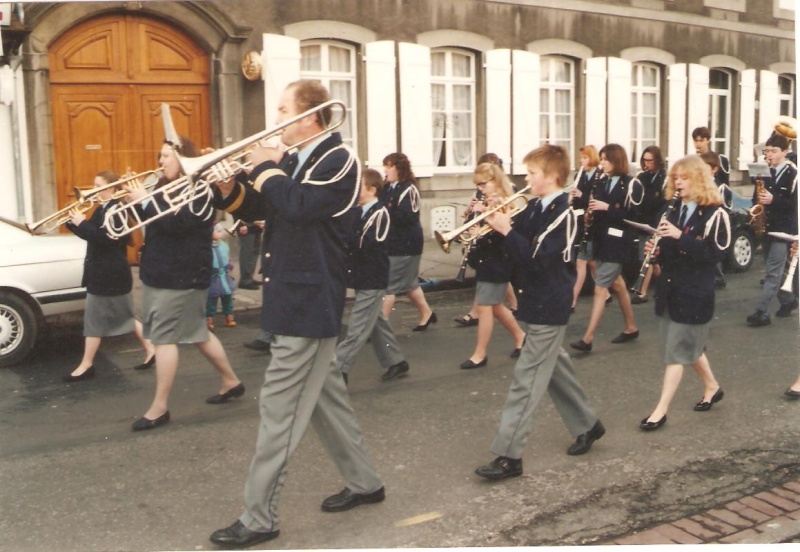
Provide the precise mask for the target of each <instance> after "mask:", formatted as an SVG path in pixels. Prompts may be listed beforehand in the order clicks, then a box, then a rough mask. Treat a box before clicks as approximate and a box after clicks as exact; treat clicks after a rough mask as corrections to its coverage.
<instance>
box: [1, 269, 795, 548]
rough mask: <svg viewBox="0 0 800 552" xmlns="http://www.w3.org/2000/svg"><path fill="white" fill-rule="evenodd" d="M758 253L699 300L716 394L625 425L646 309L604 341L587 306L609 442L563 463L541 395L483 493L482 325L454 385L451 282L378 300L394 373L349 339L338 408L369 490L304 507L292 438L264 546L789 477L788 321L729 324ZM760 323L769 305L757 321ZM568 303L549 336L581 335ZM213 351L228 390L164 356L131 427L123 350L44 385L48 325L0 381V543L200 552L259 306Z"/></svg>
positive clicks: (493, 390) (642, 396)
mask: <svg viewBox="0 0 800 552" xmlns="http://www.w3.org/2000/svg"><path fill="white" fill-rule="evenodd" d="M761 265H762V262H761V260H760V259H759V260H757V262H756V266H754V267H753V269H751V271H750V272H749V273H746V274H743V275H730V276H729V285H728V288H727V289H726V290H724V291H721V292H720V293H719V295H718V300H717V313H716V318H717V319H716V320H715V322H714V325H713V328H712V342H711V345H710V348H709V353H708V354H709V358H710V360H711V364H712V368H713V370H714V371H715V373H716V375H717V377H718V379H719V381H720V382H721V384H722V387H723V388H724V390H725V398H724V400H723V401H721V402H720V403H718V404H716V405H715V406H714V408H713V409H712V410H710V411H709V412H706V413H698V412H694V411H693V410H692V406H693V405H694V403H695V402H696V401H697V400H699V398H700V396H701V394H702V388H701V386H700V384H699V380H698V378H697V377H696V376H695V375H694V374H693V373H691V372H687V373H686V374H685V378H684V381H683V385H682V386H681V388H680V390H679V392H678V394H677V396H676V398H675V400H674V402H673V406H672V410H671V411H670V413H669V421H668V422H667V425H666V426H665V427H664V428H663V429H662V430H660V431H658V432H654V433H648V434H645V433H642V432H641V431H640V430H639V429H638V422H639V420H640V419H641V418H642V417H644V416H646V415H647V414H649V412H650V410H651V409H652V407H653V406H654V404H655V402H656V400H657V398H658V395H659V391H660V385H661V378H662V375H663V366H662V365H661V361H660V359H659V355H658V353H657V349H658V334H657V322H656V320H655V317H654V315H653V312H652V303H648V304H645V305H640V306H636V307H635V309H636V313H637V317H638V321H639V325H640V329H641V337H640V338H639V339H638V340H637V341H635V342H632V343H628V344H623V345H612V344H611V343H610V340H611V338H612V337H614V336H615V335H616V334H617V333H619V331H621V329H622V323H621V316H620V313H619V309H618V308H617V306H616V303H615V304H613V305H612V306H611V307H609V309H608V310H607V311H606V316H605V318H604V320H603V322H602V325H601V328H600V331H599V333H598V335H597V337H596V341H595V348H594V352H592V353H591V354H589V355H585V356H574V358H575V363H576V366H577V369H578V372H579V375H580V378H581V380H582V383H583V385H584V387H585V388H586V389H587V392H588V393H589V396H590V399H591V401H592V403H593V405H594V406H595V407H596V410H597V411H598V413H599V414H600V416H601V419H602V420H603V423H604V424H605V426H606V428H607V430H608V432H607V434H606V436H605V437H604V438H603V439H602V440H600V441H598V442H597V443H596V444H595V446H594V448H593V449H592V451H591V452H590V453H589V454H587V455H585V456H581V457H570V456H567V455H566V454H565V451H566V448H567V447H568V446H569V444H570V443H571V441H572V439H571V437H570V436H569V434H568V433H567V431H566V429H565V428H564V426H563V424H562V423H561V421H560V419H559V418H558V415H557V413H556V412H555V410H554V408H553V406H552V403H551V402H550V401H549V399H545V400H544V401H543V402H542V404H541V405H540V407H539V409H538V411H537V412H536V421H535V427H534V430H533V432H532V434H531V438H530V441H529V446H528V449H527V451H526V453H525V456H524V458H523V460H524V472H525V473H524V475H523V476H522V477H519V478H516V479H512V480H507V481H501V482H494V483H493V482H488V481H483V480H480V479H479V478H478V477H477V476H475V475H473V470H474V469H475V468H476V467H477V466H478V465H480V464H483V463H486V462H488V461H490V460H491V459H492V456H491V454H490V453H489V452H488V447H489V444H490V443H491V440H492V438H493V436H494V432H495V430H496V427H497V423H498V420H499V415H500V410H501V408H502V406H503V402H504V399H505V395H506V391H507V387H508V384H509V381H510V376H511V373H512V369H513V366H514V363H513V361H512V360H511V359H510V358H508V353H509V352H510V351H511V350H512V349H513V342H512V341H511V339H510V337H509V336H508V335H507V334H506V333H505V332H504V331H503V329H502V328H501V327H499V326H498V327H496V328H495V336H494V339H493V341H492V344H491V346H490V349H489V365H488V366H487V367H486V368H482V369H477V370H472V371H468V372H465V371H463V370H460V369H459V368H458V365H459V363H460V362H461V361H462V360H464V359H466V358H467V357H468V355H469V354H470V353H471V348H472V347H473V345H474V332H475V330H474V328H461V327H457V326H456V324H454V323H452V322H451V320H452V318H453V317H455V316H457V315H460V314H463V313H464V312H466V308H467V307H466V306H467V305H468V304H469V302H470V301H471V299H472V296H471V292H470V291H469V290H463V291H450V292H440V293H431V294H429V295H428V299H429V301H430V303H431V304H432V305H433V307H434V308H435V310H436V312H437V313H438V315H439V320H440V321H439V323H438V324H436V325H433V326H431V328H430V329H429V330H428V331H427V332H424V333H413V332H411V331H410V330H411V328H412V327H413V326H414V325H415V324H416V313H415V311H413V309H412V307H410V305H409V304H408V303H405V302H400V303H398V309H397V312H396V313H395V314H394V315H393V323H394V326H395V329H396V330H397V332H398V334H399V337H400V343H401V346H402V347H403V348H404V350H405V351H406V354H407V357H408V361H409V363H410V365H411V372H410V376H409V377H407V378H405V379H402V380H398V381H395V382H389V383H381V382H379V381H378V377H379V375H380V374H381V371H382V370H381V369H380V367H379V366H378V365H377V363H376V361H375V359H374V357H373V353H372V351H371V350H370V349H369V348H365V350H364V351H362V353H361V355H360V357H359V362H358V364H357V366H356V367H355V368H354V369H353V371H352V372H351V382H350V389H351V396H352V401H353V405H354V407H355V409H356V411H357V412H358V414H359V419H360V422H361V426H362V430H363V432H364V434H365V439H366V443H367V445H368V447H369V449H370V452H371V454H372V457H373V460H374V464H375V466H376V468H377V470H378V471H379V473H380V474H381V475H382V477H383V478H384V481H385V484H386V490H387V499H386V501H385V502H383V503H381V504H378V505H371V506H365V507H360V508H357V509H354V510H352V511H349V512H344V513H338V514H330V513H324V512H322V511H321V510H320V508H319V505H320V502H321V501H322V499H323V498H325V497H326V496H328V495H329V494H332V493H335V492H337V491H339V490H340V489H341V488H342V486H343V483H342V481H341V479H340V477H339V475H338V473H337V472H336V470H335V468H334V467H333V465H332V463H331V462H330V460H329V459H328V458H327V456H326V454H325V452H324V450H323V449H322V447H321V445H320V443H319V441H318V440H317V438H316V436H315V435H314V433H313V431H310V432H309V433H308V434H307V435H306V438H305V439H304V441H303V442H302V443H301V445H300V447H299V448H298V450H297V452H296V453H295V455H294V457H293V458H292V462H291V466H290V471H289V476H288V478H287V481H286V486H285V488H284V491H283V495H282V500H281V506H280V512H281V537H280V538H279V539H278V540H276V541H272V542H270V543H268V545H269V548H282V549H288V548H292V549H298V548H299V549H308V548H384V547H453V546H515V545H528V546H535V545H539V546H541V545H555V544H560V545H564V544H583V543H592V542H601V541H607V540H608V539H610V538H613V537H615V536H618V535H623V534H626V533H628V532H630V531H632V530H635V529H641V528H645V527H649V526H652V525H655V524H657V523H659V522H662V521H669V520H672V519H677V518H679V517H682V516H686V515H691V514H692V513H696V512H700V511H704V510H707V509H709V508H712V507H714V506H715V505H717V504H724V503H726V502H729V501H731V500H734V499H736V498H738V497H740V496H741V495H742V494H747V493H749V492H757V491H758V490H761V489H764V488H769V487H772V486H774V485H776V484H779V483H781V482H783V481H786V480H789V479H792V478H794V479H796V478H797V477H798V473H799V472H800V461H798V455H797V451H798V450H799V449H800V402H789V401H785V400H784V399H783V398H782V393H783V390H784V389H785V388H786V387H787V386H788V385H789V383H791V381H793V380H794V378H795V377H796V375H797V368H798V320H797V319H796V318H793V319H786V320H780V319H773V324H772V326H769V327H766V328H758V329H752V328H748V327H746V325H745V323H744V318H745V316H746V315H747V314H749V312H750V309H751V306H752V304H753V302H754V299H755V297H756V295H757V294H758V292H759V284H758V280H759V278H761V277H762V274H761V270H760V267H761ZM773 310H774V309H773ZM588 314H589V299H588V298H583V299H582V300H581V302H580V303H579V307H578V311H577V313H576V314H575V315H573V318H572V320H571V321H570V325H569V328H568V330H567V337H566V341H567V342H569V341H572V340H575V339H577V338H579V337H580V335H581V334H582V332H583V329H584V327H585V324H586V320H587V318H588ZM239 322H240V325H239V327H237V328H233V329H227V328H222V329H219V330H218V331H217V335H218V336H219V337H220V338H221V339H222V341H223V343H224V344H225V346H226V350H227V351H228V354H229V355H230V357H231V359H232V362H233V364H234V367H235V368H236V370H237V373H238V374H239V377H240V378H241V379H242V380H243V381H244V382H245V384H246V386H247V392H246V394H245V396H244V397H243V398H242V399H239V400H236V401H233V402H231V403H229V404H225V405H218V406H212V405H207V404H206V403H205V402H204V399H205V398H206V397H207V396H209V395H212V394H214V393H216V392H217V390H218V385H219V381H218V379H217V378H216V376H215V374H214V372H213V369H212V368H211V367H210V365H208V364H207V363H206V362H205V360H204V359H203V358H202V356H201V355H200V354H199V352H198V351H196V350H195V349H194V348H192V347H187V348H184V349H182V350H181V367H180V370H179V373H178V377H177V381H176V385H175V387H174V389H173V392H172V399H171V404H170V410H171V413H172V422H171V423H170V424H168V425H167V426H165V427H163V428H159V429H157V430H154V431H150V432H143V433H132V432H131V431H130V424H131V423H132V422H133V421H134V420H135V419H137V418H138V417H139V416H141V415H142V413H143V412H144V411H145V410H146V408H147V406H148V404H149V402H150V400H151V396H152V392H153V387H154V374H153V373H151V372H150V373H148V372H144V373H142V372H137V371H134V370H133V369H132V367H133V366H134V365H135V364H137V363H139V362H140V361H141V354H140V352H139V351H137V350H136V343H135V341H134V340H133V339H132V338H118V339H114V340H108V341H107V342H105V343H104V344H103V347H102V349H101V353H100V354H99V355H98V358H97V362H96V367H97V369H98V371H99V376H98V377H97V378H96V379H94V380H92V381H87V382H79V383H75V384H69V385H67V384H64V383H62V382H61V376H62V375H63V374H65V373H67V372H68V371H70V370H71V369H72V368H73V367H74V365H76V363H77V362H78V360H79V358H80V356H81V351H82V338H81V328H80V326H67V327H60V328H56V329H53V330H52V331H51V332H49V334H48V335H46V336H45V338H44V340H43V342H42V343H41V346H40V348H39V351H38V353H37V355H36V356H35V357H34V358H33V359H32V360H31V361H30V362H28V363H26V364H24V365H21V366H17V367H14V368H10V369H5V370H0V389H2V392H1V393H2V394H0V447H1V448H0V508H1V509H2V511H1V512H0V514H1V515H0V549H2V550H10V551H17V550H19V551H40V550H41V551H45V550H47V551H51V550H59V551H62V552H69V551H95V550H97V551H100V550H102V551H107V550H108V551H116V550H122V551H132V550H136V551H139V550H148V551H149V550H206V549H212V548H213V547H212V545H211V544H210V543H209V542H208V536H209V535H210V533H211V532H212V531H213V530H215V529H217V528H220V527H223V526H226V525H228V524H229V523H231V522H233V521H234V520H235V519H236V518H237V516H238V515H239V514H240V512H241V507H242V490H243V484H244V479H245V475H246V471H247V467H248V465H249V462H250V458H251V456H252V453H253V446H254V441H255V433H256V427H257V421H258V409H257V398H256V397H257V391H258V388H259V385H260V383H261V380H262V377H263V376H262V374H263V369H264V366H265V364H266V362H267V360H268V357H266V356H263V355H259V354H258V353H255V352H253V351H250V350H248V349H245V348H243V347H242V343H243V342H244V341H247V340H249V339H252V338H253V337H255V336H256V335H257V325H258V319H257V313H256V312H254V311H251V312H248V313H244V314H242V315H240V316H239Z"/></svg>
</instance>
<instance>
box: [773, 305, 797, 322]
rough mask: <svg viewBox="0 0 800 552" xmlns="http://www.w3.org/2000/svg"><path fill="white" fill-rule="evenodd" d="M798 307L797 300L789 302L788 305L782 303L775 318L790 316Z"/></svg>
mask: <svg viewBox="0 0 800 552" xmlns="http://www.w3.org/2000/svg"><path fill="white" fill-rule="evenodd" d="M796 308H797V301H794V302H793V303H789V304H788V305H781V306H780V308H779V309H778V312H776V313H775V318H789V317H790V316H791V315H792V311H793V310H794V309H796Z"/></svg>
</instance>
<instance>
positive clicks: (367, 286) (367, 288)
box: [334, 169, 408, 382]
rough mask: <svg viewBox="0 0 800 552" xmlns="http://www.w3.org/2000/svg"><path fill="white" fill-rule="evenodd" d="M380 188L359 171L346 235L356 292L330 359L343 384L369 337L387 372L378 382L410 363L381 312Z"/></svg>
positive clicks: (385, 219) (383, 219) (385, 264)
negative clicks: (344, 331) (350, 226)
mask: <svg viewBox="0 0 800 552" xmlns="http://www.w3.org/2000/svg"><path fill="white" fill-rule="evenodd" d="M382 186H383V177H382V176H381V173H379V172H378V171H376V170H373V169H367V170H365V171H364V173H363V174H362V175H361V193H360V194H359V196H358V207H356V208H354V209H353V211H354V216H353V217H352V218H353V230H352V232H350V235H349V236H348V238H349V239H348V242H349V243H348V245H349V248H348V255H347V287H349V288H351V289H353V290H355V294H356V296H355V300H354V301H353V307H352V309H351V313H350V320H349V322H348V323H347V336H346V337H345V338H344V339H343V340H342V341H340V342H339V344H338V345H337V346H336V356H335V359H334V365H335V366H336V368H337V369H339V370H341V372H342V376H343V377H344V380H345V382H347V380H348V375H349V373H350V368H352V366H353V364H355V361H356V355H358V352H359V351H360V350H361V348H362V347H363V346H364V344H365V343H366V342H367V339H369V340H370V342H371V343H372V349H373V350H374V351H375V356H377V357H378V360H379V362H380V363H381V366H383V367H384V369H385V370H386V371H385V372H384V373H383V375H382V376H381V381H389V380H393V379H397V378H401V377H405V376H407V375H408V362H406V359H405V356H403V351H401V350H400V345H399V344H398V343H397V338H396V337H395V335H394V331H393V330H392V325H391V323H390V322H389V319H388V318H386V317H385V316H383V312H382V311H381V307H382V306H383V297H384V296H385V295H386V286H387V285H389V256H388V255H387V254H386V247H385V244H384V240H385V239H386V234H387V232H388V231H389V225H390V223H391V221H390V220H389V212H388V211H387V210H386V207H384V206H383V204H382V203H381V202H380V201H379V200H378V195H379V194H380V191H381V187H382Z"/></svg>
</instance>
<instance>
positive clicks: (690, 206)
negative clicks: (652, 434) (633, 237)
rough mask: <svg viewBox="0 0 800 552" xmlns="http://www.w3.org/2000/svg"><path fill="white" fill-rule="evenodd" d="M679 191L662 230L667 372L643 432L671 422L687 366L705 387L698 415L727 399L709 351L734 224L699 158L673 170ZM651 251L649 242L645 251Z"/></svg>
mask: <svg viewBox="0 0 800 552" xmlns="http://www.w3.org/2000/svg"><path fill="white" fill-rule="evenodd" d="M676 190H677V191H678V192H679V194H680V199H681V208H680V211H678V210H677V209H676V210H675V212H674V213H672V214H670V215H668V216H667V217H664V219H663V220H661V222H660V223H659V225H658V228H657V234H658V236H660V241H659V242H658V249H657V259H658V263H659V265H660V266H661V277H660V278H659V279H658V282H657V283H656V315H658V316H660V317H661V337H662V344H663V354H664V357H663V358H664V364H665V365H666V369H665V374H664V384H663V387H662V390H661V398H660V399H659V401H658V404H657V405H656V407H655V409H654V410H653V412H652V413H651V414H650V416H648V417H646V418H644V419H643V420H642V421H641V422H640V424H639V427H640V428H641V429H642V430H644V431H653V430H656V429H658V428H660V427H661V426H663V425H664V423H665V422H666V421H667V411H668V410H669V405H670V402H672V398H673V397H674V396H675V392H676V391H677V390H678V385H679V384H680V381H681V377H682V376H683V366H684V365H685V364H691V365H692V368H694V370H695V372H697V375H698V376H700V380H701V381H702V383H703V396H702V397H701V399H700V402H698V403H697V404H695V406H694V410H696V411H698V412H704V411H707V410H710V409H711V407H712V406H713V405H714V404H715V403H717V402H719V401H720V400H722V397H723V396H724V393H723V391H722V388H721V387H720V386H719V383H717V380H716V378H715V377H714V373H713V372H712V371H711V366H710V364H709V362H708V358H707V357H706V353H705V349H706V345H707V343H708V333H709V326H710V322H711V319H712V318H713V316H714V265H715V264H716V263H717V262H718V261H719V260H720V259H721V258H723V257H724V256H725V250H726V249H727V248H728V246H729V245H730V221H729V218H728V213H727V212H726V211H725V209H723V208H722V207H721V205H722V197H721V196H720V194H719V190H718V189H717V187H716V185H715V183H714V180H713V178H712V176H711V171H710V170H709V168H708V166H707V165H706V164H705V163H704V162H703V160H702V159H701V158H700V157H699V156H697V155H690V156H689V157H684V158H683V159H681V160H679V161H678V162H677V163H675V164H674V165H673V166H672V168H671V170H670V175H669V183H668V184H667V189H666V195H667V196H668V197H672V196H673V195H674V194H675V192H676ZM652 248H653V242H652V241H648V242H647V245H646V249H647V250H648V251H650V250H652Z"/></svg>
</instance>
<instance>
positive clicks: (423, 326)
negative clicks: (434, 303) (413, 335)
mask: <svg viewBox="0 0 800 552" xmlns="http://www.w3.org/2000/svg"><path fill="white" fill-rule="evenodd" d="M438 321H439V319H438V318H436V313H435V312H433V311H431V315H430V316H429V317H428V321H427V322H425V323H424V324H420V325H419V326H417V327H415V328H414V329H413V330H411V331H412V332H424V331H425V330H427V329H428V326H430V325H431V324H436V323H437V322H438Z"/></svg>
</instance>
